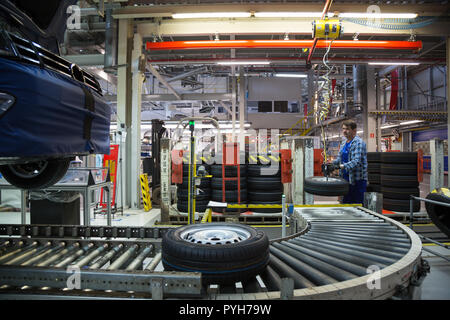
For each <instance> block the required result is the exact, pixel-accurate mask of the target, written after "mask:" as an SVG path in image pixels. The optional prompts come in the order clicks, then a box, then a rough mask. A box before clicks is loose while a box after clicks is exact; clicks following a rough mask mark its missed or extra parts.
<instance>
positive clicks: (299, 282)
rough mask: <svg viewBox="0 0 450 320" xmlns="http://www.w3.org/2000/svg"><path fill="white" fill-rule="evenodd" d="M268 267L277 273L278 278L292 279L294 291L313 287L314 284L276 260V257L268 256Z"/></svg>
mask: <svg viewBox="0 0 450 320" xmlns="http://www.w3.org/2000/svg"><path fill="white" fill-rule="evenodd" d="M269 266H270V267H272V268H273V269H274V270H275V271H276V272H277V273H279V274H280V277H281V276H283V277H288V278H291V279H293V280H294V287H295V288H296V289H303V288H310V287H314V286H315V285H314V283H312V282H311V281H310V280H308V279H306V278H305V277H304V276H303V275H301V274H300V273H298V272H297V271H295V270H294V269H292V268H291V267H290V266H288V265H287V264H286V263H284V262H283V261H281V260H280V259H278V258H277V256H275V255H273V254H271V255H270V260H269ZM280 287H281V279H280Z"/></svg>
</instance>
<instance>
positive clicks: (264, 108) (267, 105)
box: [258, 101, 272, 112]
mask: <svg viewBox="0 0 450 320" xmlns="http://www.w3.org/2000/svg"><path fill="white" fill-rule="evenodd" d="M258 112H272V101H258Z"/></svg>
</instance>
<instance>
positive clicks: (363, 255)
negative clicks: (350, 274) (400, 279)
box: [301, 239, 397, 265]
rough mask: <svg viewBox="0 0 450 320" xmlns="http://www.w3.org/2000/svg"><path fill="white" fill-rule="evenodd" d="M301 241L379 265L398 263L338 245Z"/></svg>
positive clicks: (394, 260)
mask: <svg viewBox="0 0 450 320" xmlns="http://www.w3.org/2000/svg"><path fill="white" fill-rule="evenodd" d="M301 240H302V241H306V242H308V241H309V243H311V244H314V245H315V246H321V247H323V248H325V249H328V250H333V251H339V252H342V253H347V254H351V255H354V256H357V257H361V258H365V259H370V260H372V261H374V262H377V263H384V264H387V265H389V264H392V263H394V262H396V261H397V260H396V259H392V258H386V257H382V256H378V255H375V254H371V253H364V252H359V251H355V250H349V249H345V248H342V247H340V246H339V245H338V244H336V245H331V244H326V243H322V242H321V243H317V242H316V241H312V240H307V239H301Z"/></svg>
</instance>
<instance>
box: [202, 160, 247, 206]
mask: <svg viewBox="0 0 450 320" xmlns="http://www.w3.org/2000/svg"><path fill="white" fill-rule="evenodd" d="M224 168H225V177H226V178H237V177H238V166H237V165H236V166H229V165H226V166H224ZM239 168H240V169H239V170H240V190H241V194H240V199H239V197H238V180H237V179H236V180H225V199H223V185H222V183H223V173H222V164H213V165H211V171H210V173H211V175H212V176H213V178H212V179H211V200H212V201H217V202H227V203H228V204H237V203H238V200H240V202H239V203H240V204H246V203H247V165H245V164H241V165H240V166H239ZM224 200H225V201H224ZM212 209H213V211H214V212H222V213H239V212H241V211H242V210H239V209H231V208H230V209H228V208H227V209H224V208H212Z"/></svg>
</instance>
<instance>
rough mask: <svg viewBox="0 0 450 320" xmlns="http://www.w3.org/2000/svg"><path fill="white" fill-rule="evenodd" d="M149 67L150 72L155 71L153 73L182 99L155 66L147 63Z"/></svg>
mask: <svg viewBox="0 0 450 320" xmlns="http://www.w3.org/2000/svg"><path fill="white" fill-rule="evenodd" d="M147 66H148V68H149V69H150V72H151V73H153V75H154V76H155V77H156V78H157V79H158V80H159V82H161V83H162V84H164V85H165V86H166V88H167V89H169V91H170V92H172V94H173V95H174V96H175V97H177V99H178V100H182V98H181V96H180V95H179V94H178V92H177V91H176V90H175V89H174V88H173V87H172V86H171V85H170V84H169V83H168V82H167V81H166V79H164V78H163V77H162V76H161V74H159V72H158V71H157V70H156V69H155V67H153V66H152V65H151V64H150V63H147Z"/></svg>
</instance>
